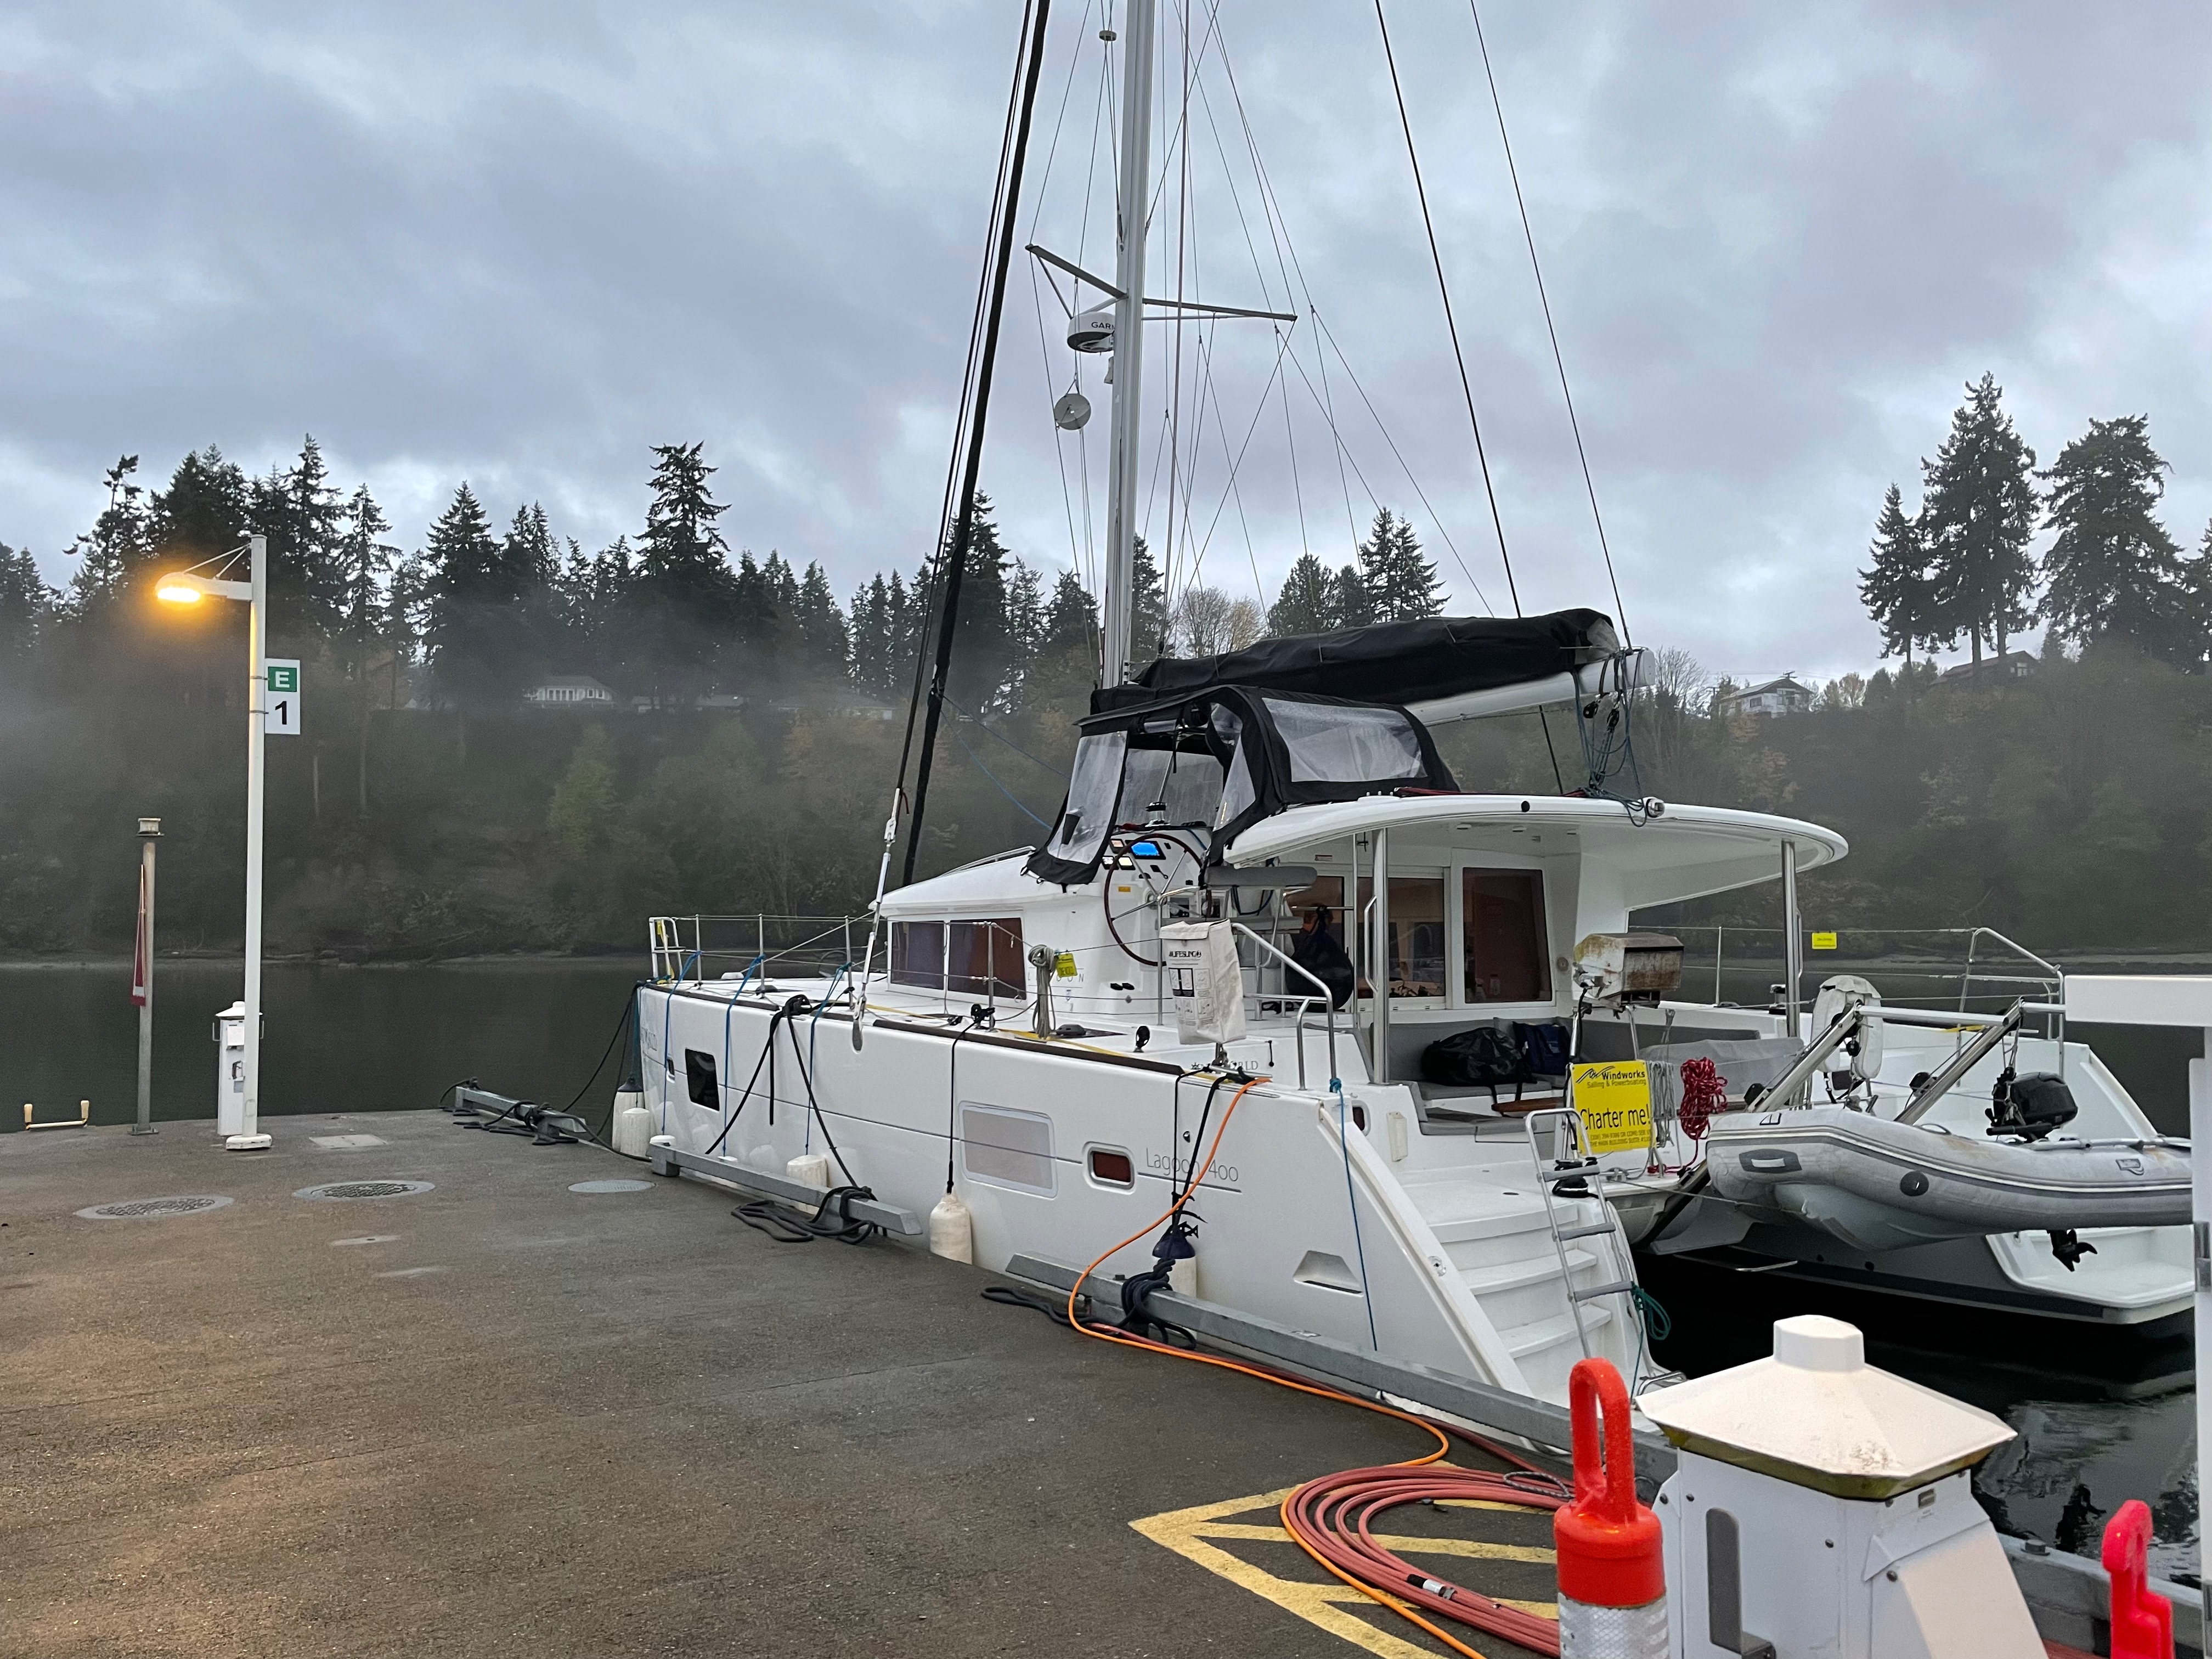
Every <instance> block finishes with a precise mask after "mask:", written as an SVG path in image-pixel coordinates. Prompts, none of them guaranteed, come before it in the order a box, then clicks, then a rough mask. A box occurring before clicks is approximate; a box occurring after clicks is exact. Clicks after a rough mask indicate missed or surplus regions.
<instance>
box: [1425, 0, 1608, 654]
mask: <svg viewBox="0 0 2212 1659" xmlns="http://www.w3.org/2000/svg"><path fill="white" fill-rule="evenodd" d="M1467 9H1468V15H1469V16H1471V17H1473V18H1474V44H1475V45H1476V46H1478V47H1480V49H1481V52H1482V76H1483V79H1484V80H1486V81H1487V82H1489V83H1490V107H1491V109H1492V111H1493V112H1495V113H1496V114H1497V117H1498V143H1499V145H1500V146H1501V147H1502V148H1503V149H1504V151H1505V173H1506V176H1507V177H1508V178H1510V179H1512V180H1513V205H1514V206H1516V208H1518V209H1520V210H1521V236H1522V240H1524V241H1526V242H1527V243H1528V269H1529V270H1532V271H1534V273H1535V276H1536V298H1537V300H1538V301H1541V303H1542V305H1543V307H1544V332H1545V333H1546V334H1547V335H1549V336H1550V337H1551V341H1552V363H1553V367H1554V368H1557V369H1558V370H1559V396H1560V397H1562V398H1565V400H1566V404H1567V426H1568V428H1570V429H1571V431H1572V432H1573V433H1574V435H1575V459H1577V460H1578V461H1580V462H1581V463H1582V468H1583V491H1584V493H1585V494H1587V495H1589V506H1590V518H1591V520H1592V521H1593V522H1594V523H1595V524H1596V526H1597V544H1598V550H1599V551H1600V552H1601V553H1603V554H1604V555H1605V579H1606V580H1607V582H1609V583H1610V584H1612V586H1613V616H1614V617H1616V618H1617V619H1618V620H1619V622H1620V637H1621V639H1622V641H1623V642H1624V643H1626V644H1628V645H1634V644H1635V643H1636V639H1635V636H1634V635H1632V634H1631V633H1630V632H1629V629H1628V606H1627V605H1626V604H1625V603H1623V601H1622V599H1621V597H1620V577H1619V576H1617V575H1616V574H1613V548H1612V545H1611V544H1609V543H1608V542H1607V540H1606V536H1605V515H1604V514H1603V513H1600V512H1599V511H1598V510H1597V485H1596V484H1595V483H1592V482H1591V481H1590V465H1589V453H1588V452H1587V451H1585V450H1584V449H1583V426H1582V422H1581V421H1579V420H1577V418H1576V416H1575V394H1574V393H1573V392H1571V391H1570V390H1568V387H1567V360H1566V358H1565V356H1563V355H1562V354H1561V353H1560V350H1559V329H1558V328H1557V326H1555V325H1553V321H1552V296H1551V295H1549V294H1547V293H1546V292H1545V289H1544V267H1543V265H1542V264H1541V262H1540V261H1539V260H1538V259H1537V258H1536V233H1535V232H1534V231H1533V230H1531V229H1530V228H1528V202H1527V201H1526V200H1525V199H1523V197H1522V194H1521V172H1520V169H1519V168H1518V167H1515V166H1514V164H1513V141H1512V140H1511V139H1510V138H1509V137H1506V136H1505V106H1504V103H1503V102H1502V101H1501V100H1499V98H1498V76H1496V75H1494V74H1493V73H1492V71H1491V68H1490V43H1489V42H1488V41H1487V40H1484V39H1483V34H1482V10H1481V8H1480V7H1479V6H1478V5H1476V3H1475V0H1467Z"/></svg>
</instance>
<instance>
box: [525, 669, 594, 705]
mask: <svg viewBox="0 0 2212 1659" xmlns="http://www.w3.org/2000/svg"><path fill="white" fill-rule="evenodd" d="M528 700H529V701H530V702H533V703H535V704H537V705H538V707H539V708H613V707H614V706H615V694H614V693H613V692H612V691H610V690H608V689H607V688H606V687H605V686H604V685H602V684H599V681H597V680H595V679H593V678H592V677H591V676H590V675H589V674H549V675H547V676H546V677H545V678H544V679H543V680H540V681H539V682H538V684H537V686H536V687H535V688H533V689H532V691H531V693H530V695H529V699H528Z"/></svg>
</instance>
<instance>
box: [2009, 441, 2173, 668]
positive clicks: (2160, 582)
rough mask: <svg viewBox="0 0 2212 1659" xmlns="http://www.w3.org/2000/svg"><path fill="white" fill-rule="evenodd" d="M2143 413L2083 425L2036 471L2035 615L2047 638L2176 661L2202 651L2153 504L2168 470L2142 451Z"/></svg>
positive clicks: (2150, 452) (2147, 447)
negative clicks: (2039, 556)
mask: <svg viewBox="0 0 2212 1659" xmlns="http://www.w3.org/2000/svg"><path fill="white" fill-rule="evenodd" d="M2148 424H2149V417H2148V416H2142V415H2123V416H2120V417H2119V418H2118V419H2117V420H2111V421H2095V420H2093V421H2091V422H2089V429H2088V431H2087V432H2086V433H2085V434H2083V435H2081V437H2079V438H2076V439H2075V441H2073V442H2072V443H2070V444H2069V445H2067V446H2066V447H2065V448H2063V449H2062V450H2061V451H2059V452H2058V459H2057V460H2056V461H2054V462H2052V463H2051V466H2050V468H2049V470H2048V471H2045V472H2043V473H2041V474H2039V476H2040V477H2042V478H2044V479H2045V481H2046V482H2047V483H2049V484H2050V486H2051V494H2050V497H2049V501H2048V505H2047V507H2046V510H2045V524H2046V525H2047V526H2049V527H2050V528H2051V529H2053V530H2056V531H2057V532H2058V536H2057V540H2055V541H2053V542H2052V543H2051V550H2050V551H2049V552H2048V553H2047V554H2045V556H2044V562H2043V570H2044V575H2045V579H2046V580H2047V581H2048V582H2049V584H2050V586H2049V588H2048V591H2047V592H2046V593H2045V599H2044V607H2043V610H2044V616H2045V619H2046V620H2047V621H2048V622H2049V623H2050V625H2051V632H2052V633H2053V634H2056V635H2060V636H2062V637H2063V638H2066V639H2070V640H2074V641H2078V642H2081V643H2087V641H2090V640H2092V639H2095V638H2097V637H2099V636H2100V635H2117V636H2118V637H2120V638H2122V639H2127V640H2132V641H2135V643H2136V645H2137V646H2138V647H2141V648H2142V650H2144V651H2146V652H2148V653H2150V654H2151V655H2153V656H2154V657H2160V658H2162V659H2165V660H2166V661H2168V662H2171V663H2174V664H2176V665H2184V664H2189V663H2193V662H2194V661H2195V660H2196V659H2197V658H2198V657H2200V656H2201V655H2202V654H2203V627H2202V623H2200V622H2199V621H2198V620H2197V618H2196V617H2193V616H2192V615H2191V610H2192V606H2191V602H2190V601H2191V594H2190V586H2189V582H2188V572H2187V571H2186V570H2185V568H2184V565H2183V561H2182V557H2181V550H2180V549H2179V547H2177V546H2176V545H2175V544H2174V540H2173V538H2172V537H2171V536H2169V535H2168V534H2166V526H2163V525H2161V524H2160V523H2159V521H2158V520H2157V518H2156V516H2155V514H2154V509H2155V508H2156V507H2157V506H2158V502H2159V498H2160V496H2161V495H2164V494H2165V493H2166V477H2165V475H2166V472H2167V471H2169V470H2170V469H2169V468H2168V467H2167V465H2166V462H2165V461H2164V460H2162V459H2160V457H2159V455H2158V453H2157V452H2156V451H2154V449H2152V448H2151V447H2150V439H2149V437H2148V432H2147V428H2148Z"/></svg>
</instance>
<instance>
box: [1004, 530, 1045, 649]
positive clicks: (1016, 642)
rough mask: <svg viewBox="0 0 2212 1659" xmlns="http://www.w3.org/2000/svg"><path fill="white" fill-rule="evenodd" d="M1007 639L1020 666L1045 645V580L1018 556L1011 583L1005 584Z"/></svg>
mask: <svg viewBox="0 0 2212 1659" xmlns="http://www.w3.org/2000/svg"><path fill="white" fill-rule="evenodd" d="M1006 636H1007V638H1008V639H1009V640H1010V641H1012V644H1013V650H1014V655H1015V657H1016V659H1018V661H1020V662H1023V663H1027V662H1028V661H1029V659H1030V658H1031V657H1034V656H1035V655H1036V653H1037V647H1040V646H1041V645H1042V644H1043V643H1044V578H1043V577H1042V575H1040V574H1038V573H1037V572H1036V571H1034V570H1032V569H1030V567H1029V565H1028V563H1027V562H1025V561H1024V560H1023V559H1021V558H1020V557H1018V556H1017V557H1016V558H1015V560H1014V573H1013V580H1012V581H1010V582H1008V583H1007V584H1006Z"/></svg>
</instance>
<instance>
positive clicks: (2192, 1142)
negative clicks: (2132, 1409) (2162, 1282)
mask: <svg viewBox="0 0 2212 1659" xmlns="http://www.w3.org/2000/svg"><path fill="white" fill-rule="evenodd" d="M2204 1054H2205V1058H2203V1060H2191V1061H2190V1062H2189V1178H2190V1179H2189V1186H2190V1209H2189V1214H2190V1218H2191V1222H2192V1223H2193V1224H2194V1225H2191V1228H2190V1230H2189V1232H2190V1237H2191V1239H2192V1240H2194V1241H2195V1246H2196V1248H2195V1249H2194V1250H2193V1252H2192V1254H2193V1255H2195V1257H2196V1262H2197V1491H2198V1492H2206V1491H2212V1484H2208V1483H2212V1395H2207V1394H2206V1392H2205V1389H2204V1383H2205V1360H2206V1359H2207V1358H2212V1158H2207V1157H2203V1156H2201V1155H2200V1151H2199V1149H2200V1148H2204V1147H2212V1026H2208V1027H2206V1028H2205V1031H2204ZM2197 1536H2198V1542H2197V1583H2199V1584H2200V1585H2202V1586H2203V1589H2200V1590H2199V1591H2198V1592H2197V1594H2198V1595H2199V1597H2200V1603H2199V1605H2200V1606H2201V1607H2203V1611H2204V1613H2205V1615H2206V1623H2207V1625H2208V1626H2212V1534H2207V1533H2206V1532H2205V1531H2204V1529H2203V1527H2201V1526H2200V1527H2199V1528H2197Z"/></svg>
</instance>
